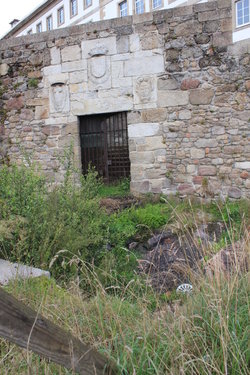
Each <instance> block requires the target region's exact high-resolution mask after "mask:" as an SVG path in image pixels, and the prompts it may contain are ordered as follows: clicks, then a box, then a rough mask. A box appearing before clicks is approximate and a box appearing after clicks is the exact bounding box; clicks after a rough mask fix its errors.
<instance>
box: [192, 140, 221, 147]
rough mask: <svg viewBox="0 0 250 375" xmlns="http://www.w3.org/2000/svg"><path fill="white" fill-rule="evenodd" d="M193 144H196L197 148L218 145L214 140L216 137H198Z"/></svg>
mask: <svg viewBox="0 0 250 375" xmlns="http://www.w3.org/2000/svg"><path fill="white" fill-rule="evenodd" d="M195 146H197V147H198V148H200V147H211V148H213V147H217V146H218V142H217V141H216V139H210V138H201V139H198V141H196V142H195Z"/></svg>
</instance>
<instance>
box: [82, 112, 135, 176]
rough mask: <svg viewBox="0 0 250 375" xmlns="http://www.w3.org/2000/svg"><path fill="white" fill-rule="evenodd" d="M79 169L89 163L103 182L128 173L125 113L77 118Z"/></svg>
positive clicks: (84, 168)
mask: <svg viewBox="0 0 250 375" xmlns="http://www.w3.org/2000/svg"><path fill="white" fill-rule="evenodd" d="M80 139H81V158H82V171H83V174H86V173H87V171H88V168H89V165H92V166H94V167H95V169H96V170H97V172H98V174H99V175H100V176H101V177H103V180H104V182H107V183H109V182H112V181H116V180H119V179H121V178H123V177H129V176H130V160H129V151H128V127H127V114H126V112H119V113H110V114H102V115H91V116H81V117H80Z"/></svg>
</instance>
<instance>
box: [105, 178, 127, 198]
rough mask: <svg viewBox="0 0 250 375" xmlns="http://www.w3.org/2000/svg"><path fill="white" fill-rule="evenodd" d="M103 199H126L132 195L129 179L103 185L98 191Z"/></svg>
mask: <svg viewBox="0 0 250 375" xmlns="http://www.w3.org/2000/svg"><path fill="white" fill-rule="evenodd" d="M98 195H99V196H100V197H101V198H107V197H108V198H109V197H120V198H122V197H126V196H129V195H130V182H129V179H128V178H125V179H122V180H120V181H118V182H116V183H113V184H110V185H107V184H106V185H105V184H103V185H101V186H100V188H99V190H98Z"/></svg>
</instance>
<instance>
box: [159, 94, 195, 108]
mask: <svg viewBox="0 0 250 375" xmlns="http://www.w3.org/2000/svg"><path fill="white" fill-rule="evenodd" d="M188 98H189V95H188V92H184V91H179V90H175V91H172V90H164V91H163V90H161V91H159V92H158V106H159V107H177V106H182V105H186V104H188Z"/></svg>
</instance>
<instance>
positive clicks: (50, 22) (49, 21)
mask: <svg viewBox="0 0 250 375" xmlns="http://www.w3.org/2000/svg"><path fill="white" fill-rule="evenodd" d="M46 23H47V31H50V30H52V29H53V18H52V16H49V17H47V21H46Z"/></svg>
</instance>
